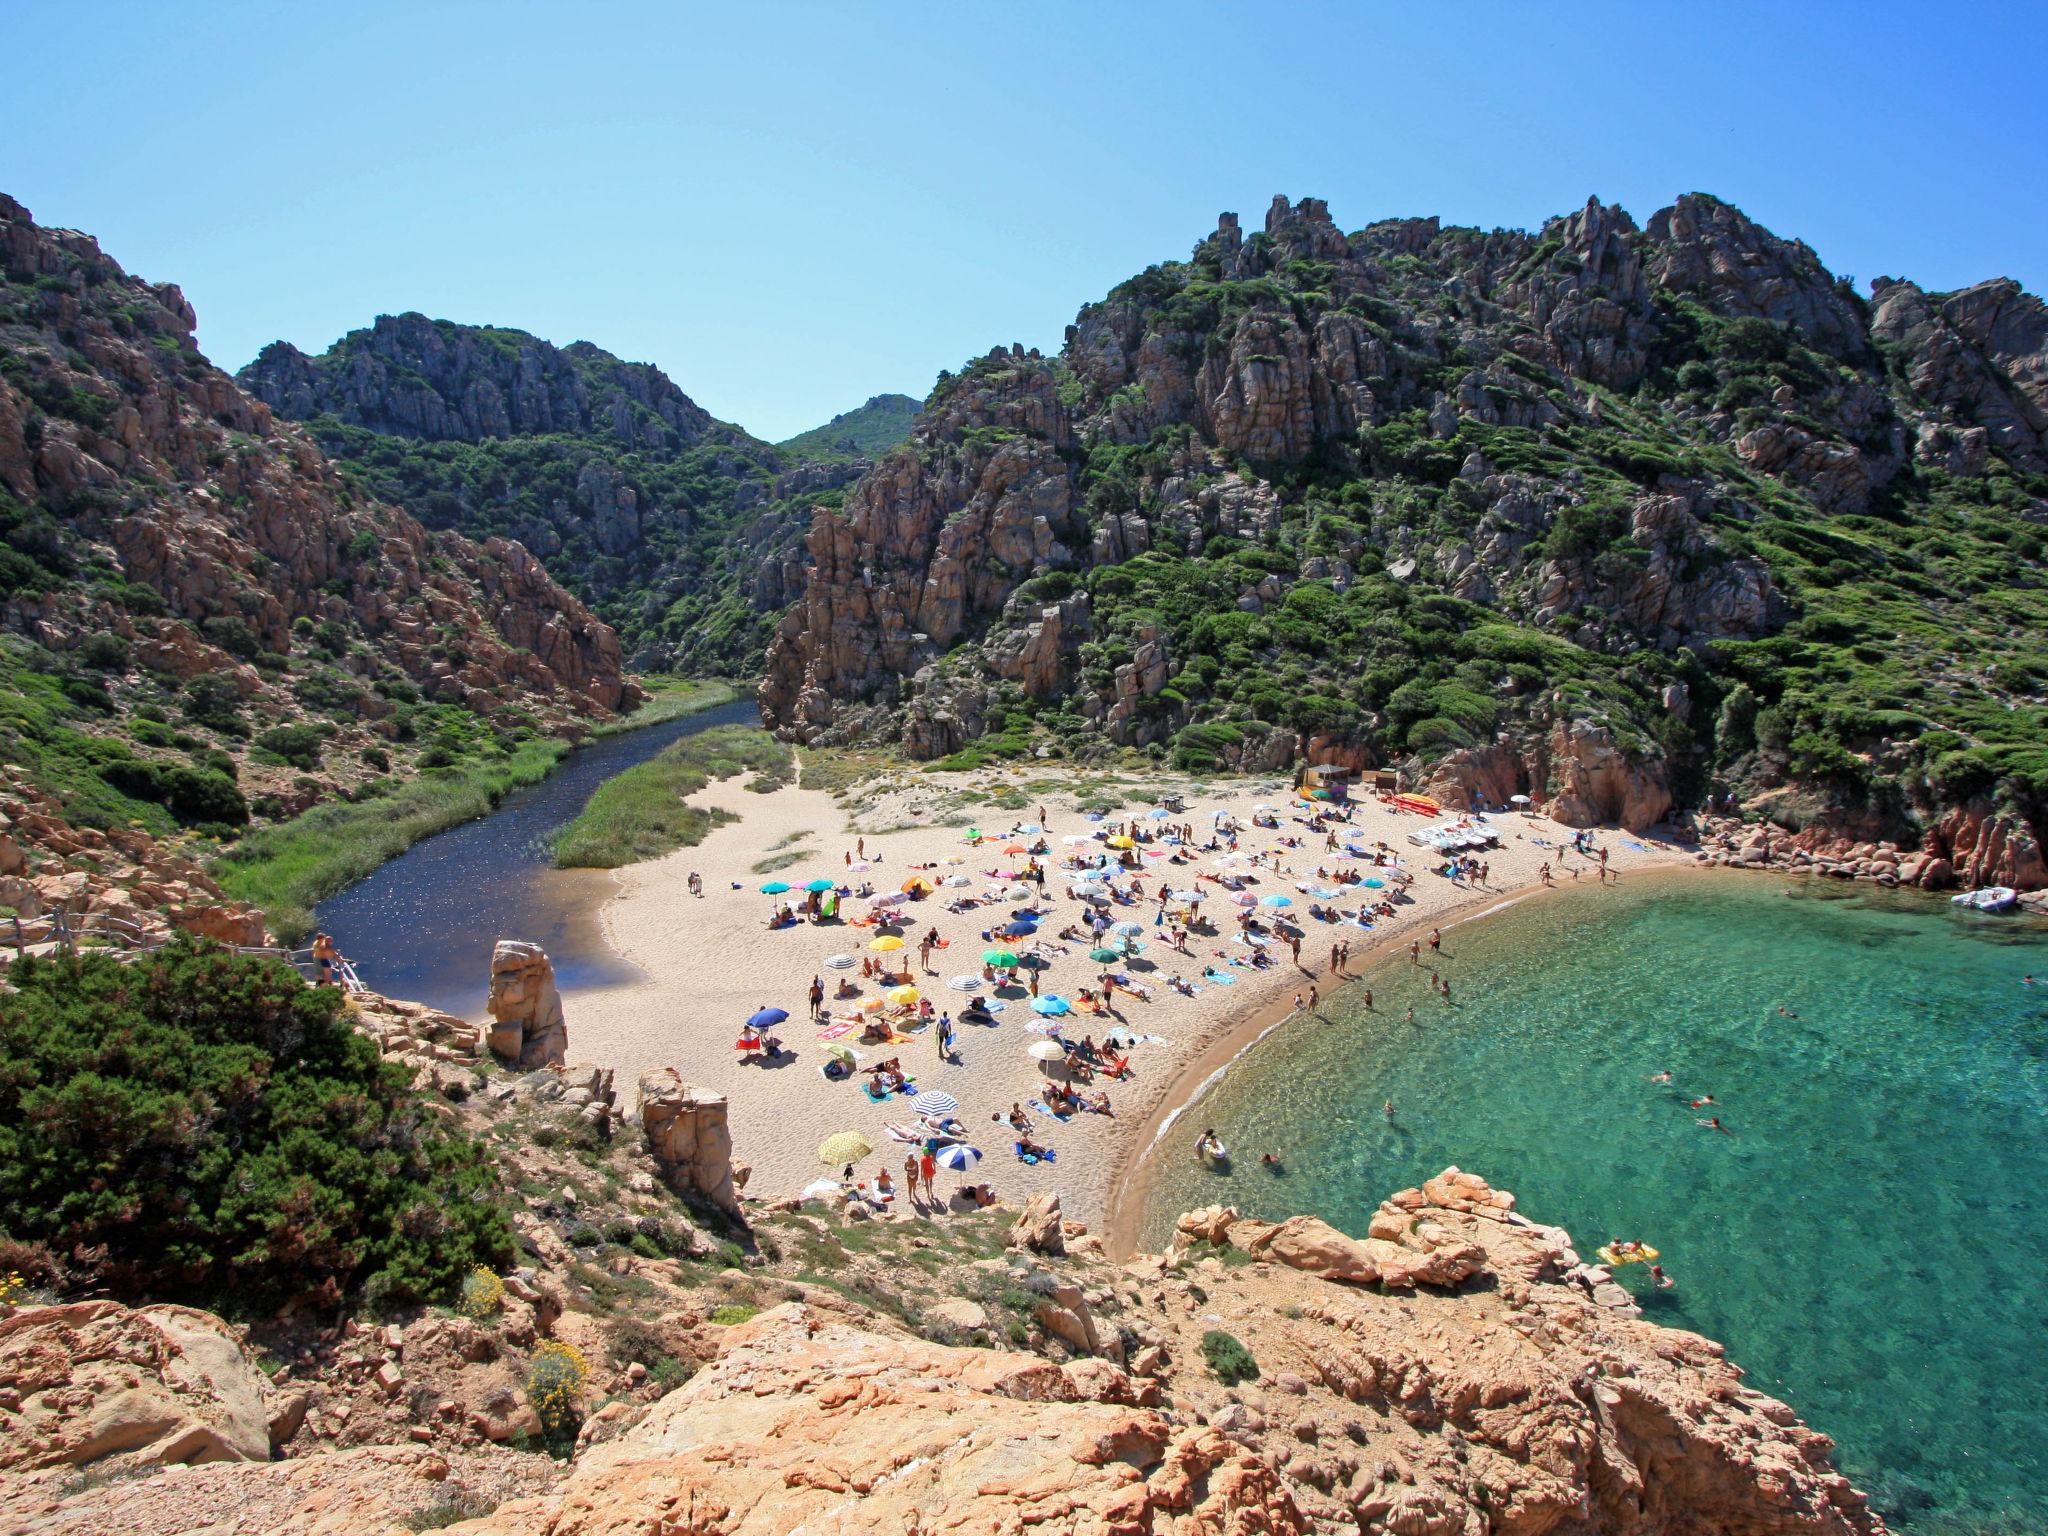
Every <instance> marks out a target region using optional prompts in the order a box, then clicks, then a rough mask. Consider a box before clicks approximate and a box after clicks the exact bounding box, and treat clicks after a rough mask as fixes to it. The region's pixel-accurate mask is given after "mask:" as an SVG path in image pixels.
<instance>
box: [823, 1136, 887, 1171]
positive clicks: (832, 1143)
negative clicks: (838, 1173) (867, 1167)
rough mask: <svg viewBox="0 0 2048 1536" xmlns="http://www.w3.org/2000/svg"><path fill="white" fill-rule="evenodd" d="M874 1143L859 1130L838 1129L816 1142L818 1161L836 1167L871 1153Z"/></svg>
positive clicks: (855, 1161) (856, 1160)
mask: <svg viewBox="0 0 2048 1536" xmlns="http://www.w3.org/2000/svg"><path fill="white" fill-rule="evenodd" d="M874 1150H875V1148H874V1143H873V1142H871V1141H869V1140H868V1139H867V1137H865V1136H863V1135H861V1133H860V1132H859V1131H840V1132H839V1133H838V1134H837V1135H833V1136H827V1137H826V1138H825V1139H824V1140H823V1141H821V1142H820V1143H818V1161H819V1162H821V1163H824V1164H826V1165H828V1166H829V1167H833V1168H838V1167H842V1166H844V1165H845V1164H847V1163H857V1162H859V1161H860V1160H861V1159H862V1158H864V1157H868V1156H870V1155H872V1154H873V1152H874Z"/></svg>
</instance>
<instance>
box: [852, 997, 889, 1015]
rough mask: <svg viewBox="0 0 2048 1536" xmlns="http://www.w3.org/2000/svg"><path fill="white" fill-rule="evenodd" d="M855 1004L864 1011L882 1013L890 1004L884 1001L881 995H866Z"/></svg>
mask: <svg viewBox="0 0 2048 1536" xmlns="http://www.w3.org/2000/svg"><path fill="white" fill-rule="evenodd" d="M853 1006H854V1007H856V1008H858V1009H859V1010H860V1011H861V1012H862V1013H880V1012H881V1011H882V1010H883V1009H884V1008H886V1007H887V1006H888V1004H887V1003H884V1002H883V1001H882V1000H881V999H880V998H879V997H864V998H862V999H861V1000H860V1001H859V1002H857V1003H855V1004H854V1005H853Z"/></svg>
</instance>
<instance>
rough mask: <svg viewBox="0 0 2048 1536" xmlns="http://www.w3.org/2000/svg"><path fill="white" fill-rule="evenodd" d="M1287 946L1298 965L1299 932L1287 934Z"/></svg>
mask: <svg viewBox="0 0 2048 1536" xmlns="http://www.w3.org/2000/svg"><path fill="white" fill-rule="evenodd" d="M1287 947H1288V948H1289V949H1291V950H1292V951H1293V952H1294V963H1295V964H1296V965H1300V964H1301V935H1300V934H1298V933H1296V934H1290V935H1289V936H1288V939H1287Z"/></svg>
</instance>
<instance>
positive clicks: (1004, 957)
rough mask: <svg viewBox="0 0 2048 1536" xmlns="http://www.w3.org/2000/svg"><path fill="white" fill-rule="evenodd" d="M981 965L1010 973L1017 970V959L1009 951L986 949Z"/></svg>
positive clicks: (982, 953) (982, 955) (983, 952)
mask: <svg viewBox="0 0 2048 1536" xmlns="http://www.w3.org/2000/svg"><path fill="white" fill-rule="evenodd" d="M981 963H982V964H983V965H992V966H994V967H995V968H996V969H997V970H999V971H1009V970H1014V969H1016V966H1017V957H1016V956H1015V955H1014V954H1012V953H1011V952H1010V951H1009V950H1007V949H984V950H983V951H982V952H981Z"/></svg>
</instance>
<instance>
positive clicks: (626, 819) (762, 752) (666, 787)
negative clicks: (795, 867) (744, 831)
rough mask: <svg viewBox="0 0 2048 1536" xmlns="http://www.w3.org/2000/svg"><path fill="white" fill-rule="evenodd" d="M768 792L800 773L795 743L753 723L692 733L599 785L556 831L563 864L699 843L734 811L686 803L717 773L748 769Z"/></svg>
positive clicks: (597, 862)
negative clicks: (791, 745) (792, 749)
mask: <svg viewBox="0 0 2048 1536" xmlns="http://www.w3.org/2000/svg"><path fill="white" fill-rule="evenodd" d="M749 772H751V773H752V774H753V778H752V779H751V780H750V781H749V782H748V784H747V788H749V789H758V790H761V791H763V792H764V793H765V792H766V791H768V790H771V789H775V788H778V787H779V786H781V785H783V784H787V783H789V782H790V780H791V779H792V778H794V777H795V773H796V765H795V759H794V757H793V756H792V755H791V752H790V749H789V748H788V747H787V746H785V745H784V744H783V743H781V742H779V741H777V740H776V739H775V738H774V737H772V736H770V735H769V734H768V733H767V732H766V731H762V730H757V729H755V728H754V727H752V726H744V725H722V726H717V727H714V728H713V729H711V730H708V731H703V732H700V733H699V734H698V735H695V736H687V737H685V738H684V739H683V740H681V741H679V742H677V743H675V745H673V746H671V747H668V748H666V749H665V750H663V751H662V753H661V754H660V756H658V757H654V758H651V759H649V760H648V761H647V762H644V763H641V764H640V765H639V766H638V767H635V768H628V769H627V770H626V771H625V772H624V773H622V774H620V775H618V777H616V778H614V779H609V780H607V781H606V782H605V783H603V784H601V785H599V786H598V789H597V792H596V793H595V794H593V795H592V796H591V797H590V802H589V804H587V805H585V806H584V807H583V812H582V814H581V815H579V816H578V817H577V818H576V819H575V820H574V821H572V822H570V823H569V825H567V826H566V827H564V828H562V830H561V831H560V832H559V833H557V834H556V835H555V863H556V865H557V866H558V867H560V868H562V869H617V868H618V867H619V866H621V865H623V864H632V863H636V862H638V861H639V860H641V859H652V858H659V857H660V856H661V855H662V854H664V853H670V852H673V851H674V850H675V849H677V848H687V847H689V846H690V845H691V844H693V843H700V842H702V841H703V840H704V836H705V834H706V833H708V832H709V831H710V830H711V829H712V828H713V827H715V826H717V825H719V824H720V823H721V822H725V821H730V820H731V819H732V818H731V817H730V816H729V815H727V814H725V813H723V812H720V811H716V810H706V809H701V808H699V807H697V806H693V805H685V804H683V798H684V797H685V796H686V795H692V794H695V793H696V792H697V791H698V790H700V789H702V788H703V787H704V786H705V785H706V784H708V783H710V782H711V781H712V780H713V779H729V778H732V777H733V776H734V775H736V774H741V773H749Z"/></svg>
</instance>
